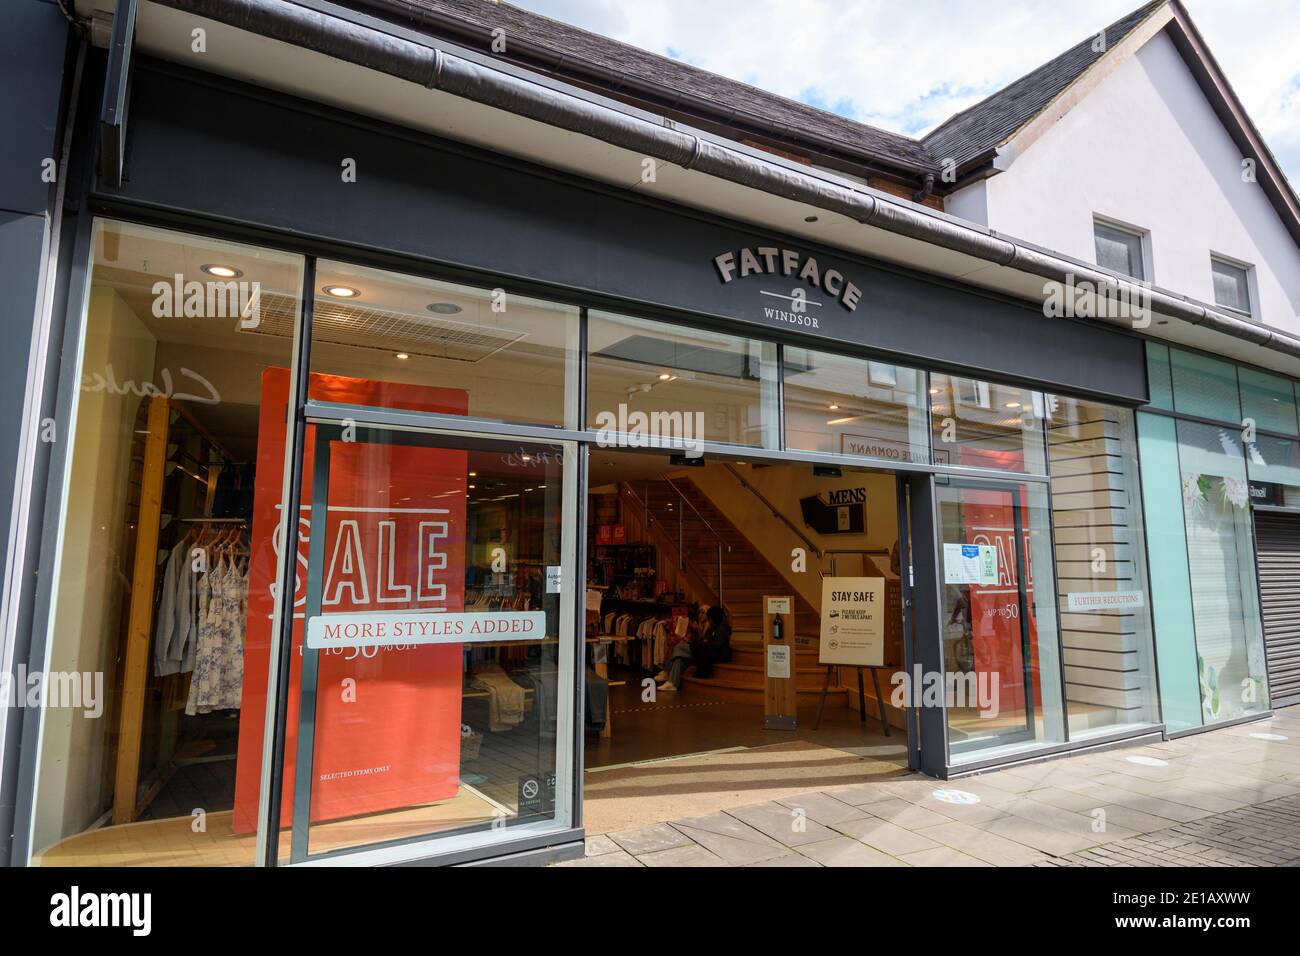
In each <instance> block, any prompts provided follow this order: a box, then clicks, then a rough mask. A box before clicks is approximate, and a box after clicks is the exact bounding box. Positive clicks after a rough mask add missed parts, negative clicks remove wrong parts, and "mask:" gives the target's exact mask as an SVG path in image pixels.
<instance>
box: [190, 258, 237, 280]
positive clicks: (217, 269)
mask: <svg viewBox="0 0 1300 956" xmlns="http://www.w3.org/2000/svg"><path fill="white" fill-rule="evenodd" d="M199 269H200V270H202V271H203V272H206V273H207V274H208V275H210V276H220V277H221V278H223V279H238V278H239V277H240V276H242V275H243V274H244V273H243V272H241V271H240V270H238V269H236V268H235V267H234V266H223V265H221V264H220V263H216V262H209V263H208V264H207V265H202V266H199Z"/></svg>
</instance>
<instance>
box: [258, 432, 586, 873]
mask: <svg viewBox="0 0 1300 956" xmlns="http://www.w3.org/2000/svg"><path fill="white" fill-rule="evenodd" d="M575 462H576V450H575V447H574V446H573V445H572V444H568V443H541V442H531V441H516V440H511V441H504V440H498V439H489V438H478V437H468V436H463V435H448V434H434V433H424V432H417V431H410V430H396V429H392V428H387V427H383V426H376V425H369V426H367V425H356V424H353V423H350V422H344V423H339V424H328V423H323V422H318V423H315V424H313V425H311V426H310V428H309V431H308V442H307V448H306V453H305V461H304V479H303V501H302V503H301V507H300V518H299V544H298V555H297V562H298V568H299V574H298V581H297V593H296V594H295V596H294V608H295V615H294V616H295V622H294V630H293V651H292V655H291V662H292V663H291V669H290V675H289V676H290V680H289V685H290V691H289V708H288V726H287V728H286V732H285V750H284V752H285V757H284V766H283V770H282V772H283V780H284V800H283V804H282V807H281V813H280V826H281V831H282V832H281V837H280V843H279V852H280V857H281V859H282V860H286V861H288V862H293V863H302V862H308V861H311V860H316V859H320V858H321V857H332V856H335V855H339V854H343V853H348V852H355V851H357V850H361V849H367V850H371V851H373V852H371V853H369V854H367V862H384V861H390V860H398V859H404V858H412V857H414V856H427V855H430V854H436V853H439V852H442V851H446V850H453V849H461V848H471V847H478V846H483V845H491V844H493V843H501V844H504V843H505V842H506V841H508V840H510V839H513V838H515V837H518V836H520V835H521V834H523V833H533V832H536V833H545V832H550V831H554V830H559V829H564V828H566V827H568V826H570V825H572V820H573V806H572V797H573V793H572V787H571V777H572V763H571V761H572V741H573V738H574V732H575V731H574V727H573V712H574V673H575V664H574V662H575V650H574V634H575V628H574V614H575V610H574V603H573V600H574V599H573V594H574V587H575V584H574V582H575V581H576V578H575V568H574V556H575V550H574V549H575V540H576V539H575V536H574V535H573V531H572V529H573V528H574V527H576V524H577V520H576V516H577V486H576V481H577V478H576V468H575ZM256 533H257V532H256V528H255V529H254V535H255V536H256ZM434 838H437V842H431V840H433V839H434ZM413 844H418V846H412V845H413Z"/></svg>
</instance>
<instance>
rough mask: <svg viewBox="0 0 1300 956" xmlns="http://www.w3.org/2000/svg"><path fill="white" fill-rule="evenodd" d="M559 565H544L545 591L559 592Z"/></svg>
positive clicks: (550, 592) (549, 592) (548, 592)
mask: <svg viewBox="0 0 1300 956" xmlns="http://www.w3.org/2000/svg"><path fill="white" fill-rule="evenodd" d="M560 580H561V579H560V566H559V565H558V564H548V565H547V566H546V593H547V594H559V593H560Z"/></svg>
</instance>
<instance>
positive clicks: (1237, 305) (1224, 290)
mask: <svg viewBox="0 0 1300 956" xmlns="http://www.w3.org/2000/svg"><path fill="white" fill-rule="evenodd" d="M1210 269H1211V271H1212V273H1213V275H1214V303H1215V305H1221V306H1223V307H1224V308H1225V309H1231V310H1232V311H1234V312H1241V313H1243V314H1244V315H1250V314H1251V309H1250V268H1249V267H1248V266H1243V265H1238V264H1237V263H1235V262H1228V261H1227V260H1226V259H1220V258H1219V257H1217V256H1212V257H1211V258H1210Z"/></svg>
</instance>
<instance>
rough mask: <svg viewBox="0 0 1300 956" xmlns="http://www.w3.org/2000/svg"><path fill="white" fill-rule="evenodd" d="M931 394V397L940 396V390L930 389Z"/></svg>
mask: <svg viewBox="0 0 1300 956" xmlns="http://www.w3.org/2000/svg"><path fill="white" fill-rule="evenodd" d="M930 394H931V395H938V394H939V390H938V389H937V388H932V389H930Z"/></svg>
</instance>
